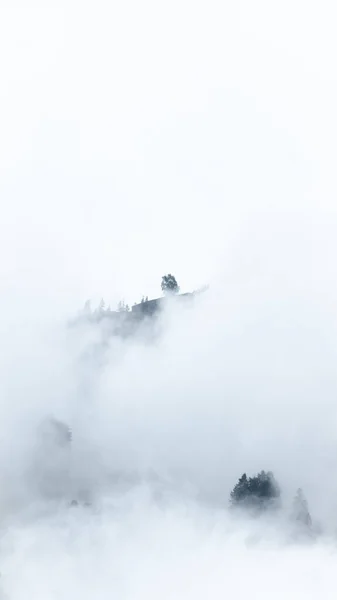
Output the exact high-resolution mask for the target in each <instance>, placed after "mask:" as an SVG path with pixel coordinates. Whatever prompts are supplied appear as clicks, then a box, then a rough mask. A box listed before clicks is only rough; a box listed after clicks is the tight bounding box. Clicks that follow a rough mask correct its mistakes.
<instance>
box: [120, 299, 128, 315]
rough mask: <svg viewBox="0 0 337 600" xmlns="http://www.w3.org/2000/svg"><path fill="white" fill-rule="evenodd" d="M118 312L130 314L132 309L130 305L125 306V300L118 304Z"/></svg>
mask: <svg viewBox="0 0 337 600" xmlns="http://www.w3.org/2000/svg"><path fill="white" fill-rule="evenodd" d="M117 310H118V312H129V311H130V307H129V305H128V304H125V302H124V300H121V301H120V302H118V307H117Z"/></svg>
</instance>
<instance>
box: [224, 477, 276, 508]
mask: <svg viewBox="0 0 337 600" xmlns="http://www.w3.org/2000/svg"><path fill="white" fill-rule="evenodd" d="M279 496H280V488H279V486H278V484H277V482H276V480H275V478H274V475H273V473H271V472H270V471H269V472H267V473H266V472H265V471H261V472H260V473H258V474H257V475H256V476H254V477H249V478H248V477H247V475H246V473H244V474H243V475H242V476H241V477H240V479H239V481H238V483H237V484H236V485H235V486H234V488H233V490H232V492H231V494H230V502H231V504H232V506H243V507H246V506H248V507H252V508H257V509H260V510H261V509H265V508H266V507H267V506H268V505H269V504H271V503H272V502H273V501H275V500H276V499H277V498H279Z"/></svg>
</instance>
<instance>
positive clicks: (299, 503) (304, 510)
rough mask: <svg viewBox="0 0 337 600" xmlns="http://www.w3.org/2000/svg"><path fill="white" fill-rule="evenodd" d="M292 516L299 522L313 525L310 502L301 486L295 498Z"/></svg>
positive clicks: (307, 525)
mask: <svg viewBox="0 0 337 600" xmlns="http://www.w3.org/2000/svg"><path fill="white" fill-rule="evenodd" d="M292 516H293V519H294V520H295V521H297V522H298V523H300V524H302V525H304V526H306V527H309V528H310V527H311V525H312V520H311V516H310V512H309V508H308V503H307V500H306V497H305V495H304V494H303V491H302V490H301V489H300V488H299V489H298V490H297V493H296V496H295V498H294V500H293V506H292Z"/></svg>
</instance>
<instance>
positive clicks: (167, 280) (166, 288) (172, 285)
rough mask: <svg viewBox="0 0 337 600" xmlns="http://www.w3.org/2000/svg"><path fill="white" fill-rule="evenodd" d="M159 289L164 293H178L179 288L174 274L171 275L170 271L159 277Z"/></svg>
mask: <svg viewBox="0 0 337 600" xmlns="http://www.w3.org/2000/svg"><path fill="white" fill-rule="evenodd" d="M161 289H162V292H163V293H164V294H165V295H169V294H179V290H180V288H179V286H178V283H177V280H176V278H175V277H174V275H171V273H169V274H168V275H163V277H162V279H161Z"/></svg>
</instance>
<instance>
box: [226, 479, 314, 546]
mask: <svg viewBox="0 0 337 600" xmlns="http://www.w3.org/2000/svg"><path fill="white" fill-rule="evenodd" d="M280 497H281V490H280V487H279V485H278V483H277V481H276V479H275V477H274V475H273V473H271V471H268V472H266V471H261V472H260V473H258V474H257V475H254V476H253V477H247V475H246V473H244V474H243V475H241V477H240V479H239V481H238V482H237V484H236V485H235V486H234V488H233V490H232V492H231V494H230V503H231V506H232V507H233V508H242V509H245V510H248V512H249V513H250V514H255V515H258V514H261V512H263V511H265V510H268V509H270V508H277V507H279V506H280ZM289 516H290V519H291V521H292V522H293V524H294V525H295V528H296V533H295V535H297V534H298V535H300V536H301V535H304V536H305V537H306V538H307V536H309V537H312V536H313V535H314V528H313V523H312V519H311V515H310V512H309V508H308V503H307V500H306V498H305V496H304V493H303V491H302V490H301V489H298V490H297V493H296V495H295V497H294V499H293V502H292V507H291V512H290V515H289Z"/></svg>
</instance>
